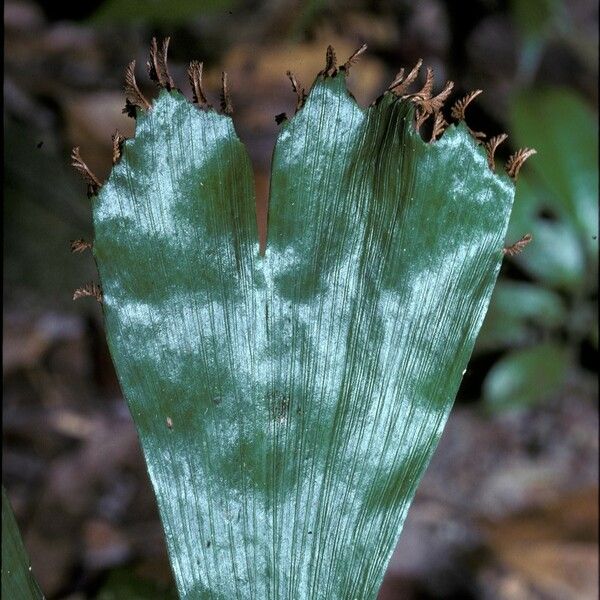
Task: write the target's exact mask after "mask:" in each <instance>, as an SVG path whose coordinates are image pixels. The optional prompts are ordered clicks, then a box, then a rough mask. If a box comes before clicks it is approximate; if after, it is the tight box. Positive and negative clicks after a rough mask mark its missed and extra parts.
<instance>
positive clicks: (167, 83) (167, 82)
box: [160, 37, 175, 91]
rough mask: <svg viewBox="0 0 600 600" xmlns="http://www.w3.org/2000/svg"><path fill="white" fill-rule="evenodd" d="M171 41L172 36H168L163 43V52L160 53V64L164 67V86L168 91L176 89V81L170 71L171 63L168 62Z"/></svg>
mask: <svg viewBox="0 0 600 600" xmlns="http://www.w3.org/2000/svg"><path fill="white" fill-rule="evenodd" d="M170 41H171V38H170V37H166V38H165V39H164V40H163V43H162V52H161V54H160V66H161V69H162V77H163V81H164V87H166V88H167V90H168V91H171V90H173V89H175V82H174V81H173V78H172V77H171V74H170V73H169V64H168V62H167V54H168V53H169V43H170Z"/></svg>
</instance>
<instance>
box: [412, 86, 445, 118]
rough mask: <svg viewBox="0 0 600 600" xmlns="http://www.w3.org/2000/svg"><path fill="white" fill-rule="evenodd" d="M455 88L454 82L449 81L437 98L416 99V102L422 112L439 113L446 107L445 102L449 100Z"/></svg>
mask: <svg viewBox="0 0 600 600" xmlns="http://www.w3.org/2000/svg"><path fill="white" fill-rule="evenodd" d="M453 87H454V82H453V81H447V82H446V85H445V87H444V89H443V90H442V91H441V92H440V93H439V94H438V95H437V96H434V97H433V98H429V99H419V98H416V99H415V102H416V103H417V104H418V105H419V107H420V108H421V110H422V111H424V112H426V113H427V114H431V113H435V112H438V111H440V110H441V109H442V107H443V106H444V102H445V101H446V100H447V99H448V96H449V95H450V92H451V91H452V88H453Z"/></svg>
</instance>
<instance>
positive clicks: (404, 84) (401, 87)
mask: <svg viewBox="0 0 600 600" xmlns="http://www.w3.org/2000/svg"><path fill="white" fill-rule="evenodd" d="M422 65H423V59H422V58H420V59H419V60H418V61H417V64H416V65H415V66H414V67H413V68H412V71H411V72H410V73H409V74H408V75H407V76H406V78H405V79H403V80H402V81H400V83H398V84H396V85H392V86H390V87H389V90H390V91H392V92H394V94H396V95H397V96H402V95H403V94H406V92H407V91H408V88H409V87H410V86H411V84H412V83H413V81H415V80H416V79H417V77H418V76H419V71H420V70H421V66H422Z"/></svg>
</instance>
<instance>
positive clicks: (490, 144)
mask: <svg viewBox="0 0 600 600" xmlns="http://www.w3.org/2000/svg"><path fill="white" fill-rule="evenodd" d="M506 138H508V135H506V133H501V134H500V135H495V136H494V137H493V138H490V139H489V140H488V141H487V142H486V143H485V144H484V146H483V147H484V148H485V151H486V153H487V158H488V165H489V166H490V169H491V170H492V171H495V170H496V163H495V162H494V154H495V153H496V148H497V147H498V146H499V145H500V144H501V143H502V142H503V141H504V140H506Z"/></svg>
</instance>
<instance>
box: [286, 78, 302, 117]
mask: <svg viewBox="0 0 600 600" xmlns="http://www.w3.org/2000/svg"><path fill="white" fill-rule="evenodd" d="M286 75H287V76H288V79H289V80H290V81H291V83H292V89H293V90H294V92H295V94H296V98H297V100H296V112H297V111H298V110H299V109H301V108H302V107H303V106H304V101H305V100H306V92H305V91H304V88H303V87H302V86H301V85H300V84H299V83H298V80H297V79H296V76H295V75H294V74H293V73H292V72H291V71H287V73H286Z"/></svg>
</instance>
